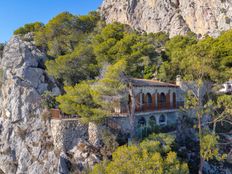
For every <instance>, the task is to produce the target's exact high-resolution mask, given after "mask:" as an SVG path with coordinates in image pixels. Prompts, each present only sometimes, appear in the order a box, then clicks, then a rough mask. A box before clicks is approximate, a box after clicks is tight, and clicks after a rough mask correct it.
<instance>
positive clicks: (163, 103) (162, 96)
mask: <svg viewBox="0 0 232 174" xmlns="http://www.w3.org/2000/svg"><path fill="white" fill-rule="evenodd" d="M159 103H160V106H161V108H162V109H164V108H166V96H165V94H164V93H161V94H160V98H159Z"/></svg>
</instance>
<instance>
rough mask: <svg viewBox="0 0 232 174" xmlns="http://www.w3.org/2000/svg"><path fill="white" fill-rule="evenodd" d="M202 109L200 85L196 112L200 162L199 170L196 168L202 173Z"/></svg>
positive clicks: (199, 173)
mask: <svg viewBox="0 0 232 174" xmlns="http://www.w3.org/2000/svg"><path fill="white" fill-rule="evenodd" d="M202 109H203V103H202V98H201V94H200V87H199V89H198V111H197V112H198V113H197V117H198V135H199V143H200V164H199V170H198V174H202V173H203V166H204V162H205V160H204V158H203V157H202V155H201V141H202V135H203V132H202V116H203V115H201V114H202V113H201V111H202Z"/></svg>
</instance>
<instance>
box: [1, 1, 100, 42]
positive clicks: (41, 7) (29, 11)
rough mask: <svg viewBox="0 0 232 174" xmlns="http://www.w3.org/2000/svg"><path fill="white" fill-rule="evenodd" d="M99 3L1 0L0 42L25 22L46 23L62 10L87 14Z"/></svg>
mask: <svg viewBox="0 0 232 174" xmlns="http://www.w3.org/2000/svg"><path fill="white" fill-rule="evenodd" d="M101 3H102V0H1V5H0V42H5V41H7V40H9V38H10V37H11V35H12V33H13V31H14V30H15V29H17V28H18V27H20V26H23V25H24V24H26V23H31V22H36V21H41V22H43V23H47V22H48V21H49V20H50V19H51V18H52V17H54V16H56V15H57V14H59V13H61V12H64V11H69V12H71V13H73V14H77V15H82V14H87V13H88V12H89V11H92V10H96V9H97V8H98V7H99V6H100V5H101Z"/></svg>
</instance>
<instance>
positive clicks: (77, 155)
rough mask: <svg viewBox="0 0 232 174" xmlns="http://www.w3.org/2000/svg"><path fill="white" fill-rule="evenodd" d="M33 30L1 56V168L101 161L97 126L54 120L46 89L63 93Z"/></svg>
mask: <svg viewBox="0 0 232 174" xmlns="http://www.w3.org/2000/svg"><path fill="white" fill-rule="evenodd" d="M46 59H47V57H46V55H45V54H44V53H43V52H42V51H41V50H39V49H38V48H37V47H36V46H34V42H33V35H32V34H31V33H29V34H27V35H26V36H13V37H12V38H11V39H10V41H9V42H8V43H7V44H6V46H5V47H4V51H3V55H2V57H1V59H0V61H1V62H0V173H2V172H3V173H6V174H54V173H60V174H64V173H65V174H66V173H70V172H71V171H75V172H77V173H78V172H79V173H81V171H83V170H84V169H86V168H89V167H91V166H93V165H94V164H95V163H97V162H99V161H100V158H101V156H102V155H101V153H100V148H101V146H99V145H101V144H99V143H98V142H101V141H102V140H101V139H99V137H100V134H99V133H98V132H99V130H98V126H96V125H95V124H93V123H90V124H89V125H82V124H80V123H79V121H78V119H73V120H51V119H49V114H50V112H49V111H48V110H46V109H44V108H43V107H42V94H43V93H44V92H45V91H51V92H52V93H53V94H54V95H59V94H60V90H59V88H58V86H57V85H56V81H55V80H54V79H53V78H51V77H49V76H48V75H47V73H46V71H45V69H44V62H45V61H46Z"/></svg>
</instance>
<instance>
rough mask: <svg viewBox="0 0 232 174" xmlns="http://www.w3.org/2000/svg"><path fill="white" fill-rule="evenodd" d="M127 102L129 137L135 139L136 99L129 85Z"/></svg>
mask: <svg viewBox="0 0 232 174" xmlns="http://www.w3.org/2000/svg"><path fill="white" fill-rule="evenodd" d="M128 90H129V102H128V113H129V122H130V136H131V138H132V139H133V138H134V137H135V107H136V101H135V100H136V99H135V94H134V90H133V86H132V84H131V83H129V89H128Z"/></svg>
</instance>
